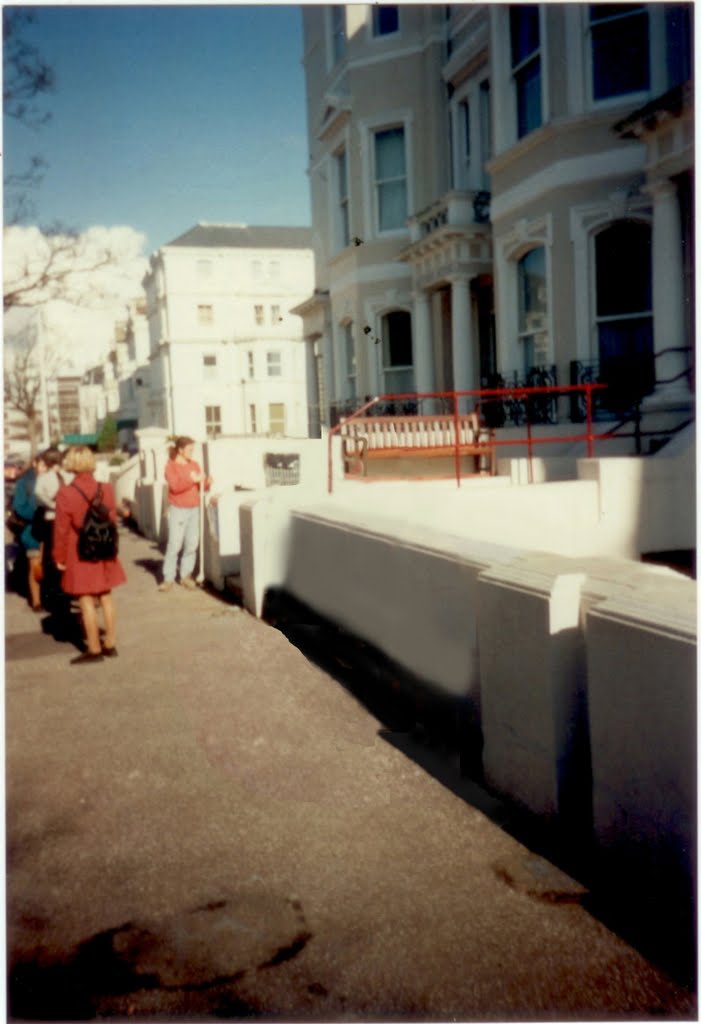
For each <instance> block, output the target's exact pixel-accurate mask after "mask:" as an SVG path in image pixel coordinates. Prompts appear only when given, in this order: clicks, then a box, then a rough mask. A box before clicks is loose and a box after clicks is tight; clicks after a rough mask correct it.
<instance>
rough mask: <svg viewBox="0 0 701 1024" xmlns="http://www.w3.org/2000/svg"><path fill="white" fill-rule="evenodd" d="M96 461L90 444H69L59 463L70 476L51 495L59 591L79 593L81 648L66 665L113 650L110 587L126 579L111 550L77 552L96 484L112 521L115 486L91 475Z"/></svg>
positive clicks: (113, 615)
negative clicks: (107, 553) (87, 557)
mask: <svg viewBox="0 0 701 1024" xmlns="http://www.w3.org/2000/svg"><path fill="white" fill-rule="evenodd" d="M95 465H96V461H95V456H94V454H93V453H92V452H91V451H90V449H89V448H86V447H85V446H82V445H80V446H77V447H75V448H70V449H69V450H68V453H67V454H66V457H65V459H64V461H63V468H64V469H65V470H67V471H68V472H69V473H74V474H75V476H74V478H73V480H72V481H71V483H70V484H68V485H67V486H65V487H61V488H60V490H59V491H58V494H57V495H56V519H55V520H54V535H53V558H54V561H55V563H56V567H57V569H58V570H59V571H60V572H62V573H63V576H62V578H61V585H62V587H63V589H64V591H65V592H66V593H67V594H71V595H72V596H74V597H77V598H78V605H79V607H80V614H81V617H82V620H83V630H84V633H85V644H86V650H85V651H83V653H82V654H79V655H78V657H77V658H71V662H70V663H71V665H84V664H88V663H90V662H96V661H102V659H103V657H115V656H116V654H117V647H116V639H117V638H116V628H117V620H116V612H115V607H114V601H113V599H112V590H113V589H114V587H117V586H119V585H120V584H121V583H124V582H126V574H125V572H124V569H123V568H122V564H121V562H120V561H119V559H118V558H117V557H116V555H115V557H114V558H110V559H105V560H103V561H99V562H84V561H81V559H80V557H79V554H78V533H79V530H80V528H81V526H82V525H83V520H84V519H85V515H86V513H87V511H88V508H89V507H90V503H91V502H92V500H93V498H95V496H96V495H97V492H98V488H101V489H102V497H101V502H102V504H103V505H105V507H106V508H107V509H108V511H109V516H110V519H111V520H112V522H114V523H115V524H116V522H117V505H116V502H115V499H114V491H113V490H112V486H111V484H108V483H104V484H102V483H101V484H98V482H97V480H96V479H95V477H94V475H93V474H94V472H95ZM96 603H97V605H99V607H100V608H101V609H102V615H103V619H104V627H105V632H104V638H103V640H102V642H100V632H99V627H98V620H97V607H96Z"/></svg>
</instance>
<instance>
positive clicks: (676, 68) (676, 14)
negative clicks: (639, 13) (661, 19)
mask: <svg viewBox="0 0 701 1024" xmlns="http://www.w3.org/2000/svg"><path fill="white" fill-rule="evenodd" d="M665 27H666V31H667V77H668V82H667V84H668V85H669V87H670V89H671V88H672V86H675V85H681V84H682V82H686V81H688V79H690V78H691V39H692V33H693V28H692V24H691V5H690V4H670V5H669V6H668V7H665Z"/></svg>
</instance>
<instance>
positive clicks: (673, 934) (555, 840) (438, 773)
mask: <svg viewBox="0 0 701 1024" xmlns="http://www.w3.org/2000/svg"><path fill="white" fill-rule="evenodd" d="M263 618H264V619H265V621H267V622H268V623H269V624H270V625H272V626H274V627H275V628H276V629H279V630H280V631H281V632H282V633H283V634H284V635H285V636H286V637H287V639H288V640H289V641H290V643H292V644H294V646H295V647H297V648H298V649H299V650H300V651H301V652H302V654H304V655H305V657H307V658H308V659H309V660H310V661H311V662H312V663H313V664H315V665H316V666H317V667H318V668H320V669H322V670H323V671H324V672H325V673H327V675H329V676H331V677H332V678H333V679H334V680H335V681H336V682H338V683H339V684H340V685H341V686H343V687H344V688H345V689H346V690H347V691H348V692H349V693H351V694H353V696H354V697H355V698H356V699H357V700H358V701H360V702H361V703H362V704H363V705H364V706H365V707H366V708H367V710H368V711H369V712H370V713H371V714H372V715H373V716H374V717H375V718H376V719H377V720H378V722H379V723H380V729H379V735H380V736H381V737H382V739H383V740H384V741H385V742H386V743H389V744H390V745H391V746H393V747H394V748H395V749H397V750H399V751H401V753H403V754H404V755H405V757H407V758H410V759H411V760H412V761H413V762H415V763H416V764H417V765H419V766H420V767H421V768H423V769H424V771H426V772H428V773H429V774H430V775H432V776H433V777H434V778H435V779H436V780H437V781H438V782H440V783H441V784H442V785H443V786H445V787H446V788H447V789H449V790H450V791H451V792H453V793H454V794H455V795H456V796H457V797H459V798H460V799H461V800H464V801H465V802H466V803H467V804H469V805H470V806H471V807H473V808H475V809H476V810H478V811H480V812H481V813H483V814H484V815H485V816H486V817H487V818H488V819H489V820H490V821H491V822H493V823H494V824H495V825H497V826H498V827H499V828H501V829H502V830H503V831H504V832H506V833H507V834H508V835H510V836H511V837H512V838H514V839H515V840H516V841H517V842H519V843H520V844H521V845H522V846H525V847H526V848H527V849H528V850H529V851H531V853H533V854H535V855H537V857H540V858H543V859H544V860H546V861H548V862H550V864H553V865H556V866H557V868H559V869H560V870H561V871H563V872H566V873H567V874H568V875H569V876H571V878H572V879H576V881H577V882H579V883H581V886H582V887H583V891H582V892H581V894H580V895H578V896H577V902H580V903H581V905H582V906H583V907H584V908H585V909H586V910H587V911H588V912H589V913H591V914H592V916H594V917H596V918H597V920H599V921H601V923H602V924H604V925H605V926H606V927H607V928H608V929H609V930H610V931H612V932H615V933H616V934H617V935H619V937H620V938H622V939H623V940H624V941H625V942H626V943H628V944H629V945H631V946H633V947H634V948H636V949H637V950H638V951H639V952H640V953H641V954H642V955H643V956H644V957H646V958H647V959H648V960H650V961H651V962H652V963H654V964H656V965H657V966H658V967H659V968H660V969H662V970H663V971H665V972H666V973H667V974H668V975H669V976H670V977H671V978H673V979H674V980H675V981H676V982H677V983H678V984H681V985H683V986H684V987H686V988H687V989H689V990H690V991H693V992H695V991H696V986H697V962H696V913H695V907H693V906H692V907H688V908H687V910H688V912H684V911H682V912H681V913H674V912H673V911H670V908H669V906H668V904H667V900H666V897H665V894H664V893H663V892H659V893H658V892H655V893H651V892H650V891H649V886H646V885H645V883H644V881H643V880H641V881H640V883H639V886H638V887H636V884H635V883H633V884H627V885H626V886H625V891H623V890H622V888H621V887H620V886H619V885H617V884H616V883H614V882H610V881H607V880H606V879H602V878H601V877H596V875H595V873H594V870H593V869H592V863H593V862H594V857H593V845H592V844H593V837H592V838H591V840H590V843H589V845H586V844H584V845H583V844H582V842H581V837H579V836H578V837H577V839H576V841H574V840H573V838H572V836H568V835H567V834H566V833H565V832H564V831H563V830H561V831H560V832H559V833H557V832H556V830H555V829H554V828H553V827H552V826H550V827H548V826H546V825H544V824H543V823H542V822H540V821H539V820H538V819H537V818H536V817H535V816H534V815H532V814H529V813H527V812H526V811H524V810H522V809H520V808H518V807H517V806H514V805H512V804H510V803H508V802H506V801H504V800H502V799H500V798H499V797H497V796H495V795H494V794H492V793H490V792H489V790H488V788H487V787H486V785H485V783H484V778H483V774H482V767H481V754H482V751H481V738H480V737H479V736H478V735H477V731H476V730H475V729H474V728H473V727H472V723H471V722H470V720H469V718H468V717H466V716H465V715H464V714H463V712H462V709H461V708H460V706H459V705H458V704H457V703H456V702H455V701H451V700H445V699H442V698H436V696H435V694H432V693H431V692H430V691H429V690H428V689H427V687H426V685H425V683H423V682H422V681H421V680H419V679H416V678H412V676H411V674H410V673H409V672H407V671H406V670H404V669H403V668H402V667H401V666H398V665H397V664H395V663H393V662H392V661H391V659H389V658H387V657H386V656H385V655H384V654H383V653H382V652H381V651H378V650H376V649H374V648H373V647H372V646H371V645H370V644H368V643H366V642H365V641H363V640H362V639H359V638H357V637H354V636H352V635H351V634H349V633H347V632H345V631H344V630H342V629H341V628H339V627H338V626H336V625H335V624H334V623H332V622H330V621H328V620H324V619H323V618H322V617H321V616H319V615H317V614H316V613H315V612H314V611H313V610H311V609H310V608H308V607H307V606H305V605H304V604H302V603H301V602H299V601H297V600H296V599H294V598H292V597H291V596H290V595H288V594H286V593H284V592H283V591H279V590H276V591H271V592H269V594H268V595H267V596H266V602H265V607H264V609H263ZM573 888H574V887H573ZM563 902H565V900H564V899H563Z"/></svg>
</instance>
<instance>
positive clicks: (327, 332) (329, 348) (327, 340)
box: [321, 322, 338, 425]
mask: <svg viewBox="0 0 701 1024" xmlns="http://www.w3.org/2000/svg"><path fill="white" fill-rule="evenodd" d="M321 344H322V345H323V347H322V352H323V356H324V399H325V404H326V409H325V416H324V422H325V423H326V424H327V425H328V424H329V422H330V417H331V404H332V403H333V402H335V401H336V399H337V398H338V395H337V394H336V388H335V385H334V363H335V359H334V355H335V353H334V350H333V336H332V333H331V324H330V323H328V322H327V323H326V324H325V325H324V338H323V342H321Z"/></svg>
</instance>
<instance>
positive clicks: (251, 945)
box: [8, 889, 312, 1019]
mask: <svg viewBox="0 0 701 1024" xmlns="http://www.w3.org/2000/svg"><path fill="white" fill-rule="evenodd" d="M311 938H312V934H311V932H310V930H309V928H308V926H307V922H306V920H305V916H304V911H303V909H302V905H301V903H300V902H299V900H297V899H296V898H294V897H290V896H282V895H281V894H279V893H275V892H272V891H267V890H255V889H252V890H248V891H243V892H237V893H234V894H231V895H226V896H222V897H219V898H216V899H212V900H210V901H207V902H206V903H202V904H198V905H197V906H193V907H191V908H188V909H184V910H181V911H179V912H178V913H175V914H172V915H168V916H164V917H144V918H141V919H138V920H134V921H130V922H128V923H126V924H123V925H120V926H118V927H116V928H109V929H105V930H104V931H102V932H99V933H97V934H96V935H93V936H91V937H90V938H88V939H86V940H84V941H83V942H81V944H80V945H79V946H78V947H77V949H75V950H74V952H73V953H71V954H69V955H68V956H64V957H60V958H51V957H49V958H47V957H46V956H44V957H43V958H41V960H39V959H33V960H22V961H21V962H19V963H16V964H15V965H14V966H13V968H12V969H11V971H10V977H9V992H8V995H9V1002H10V1006H11V1010H12V1014H13V1016H14V1017H22V1018H25V1019H46V1011H47V1008H50V1009H51V1014H50V1016H52V1018H54V1019H58V1018H63V1019H66V1018H69V1019H70V1018H72V1017H77V1018H80V1019H84V1018H85V1016H86V1014H87V1016H91V1015H92V1014H93V1012H94V1011H95V1008H96V1006H98V1005H99V1006H101V1007H102V1008H103V1009H104V1008H105V1007H109V1006H110V1005H111V1004H112V1003H113V1002H114V1000H117V1002H119V1001H120V1000H123V998H125V997H127V998H129V999H132V998H136V999H137V1001H140V1000H142V999H144V998H145V999H147V1000H148V999H149V998H150V997H149V993H156V992H158V991H160V992H162V993H164V994H168V993H173V994H177V993H181V994H186V993H193V994H197V993H200V994H202V996H203V997H204V996H206V995H207V993H210V992H212V993H213V994H214V993H215V992H218V993H219V995H217V996H216V1000H219V999H220V996H221V993H222V992H224V993H226V992H228V996H227V998H234V996H235V995H236V991H235V986H236V985H237V983H238V982H241V981H243V979H244V978H246V977H250V976H253V975H254V974H255V973H256V972H258V971H269V970H271V969H274V968H275V967H277V966H279V965H280V964H283V963H285V962H287V961H288V960H291V959H293V958H294V957H296V956H298V955H299V953H301V952H302V950H303V949H304V948H305V946H306V945H307V943H308V942H309V941H310V939H311ZM213 997H214V995H213ZM135 1005H136V1004H135ZM217 1005H218V1003H217ZM56 1015H58V1018H57V1017H56Z"/></svg>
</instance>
